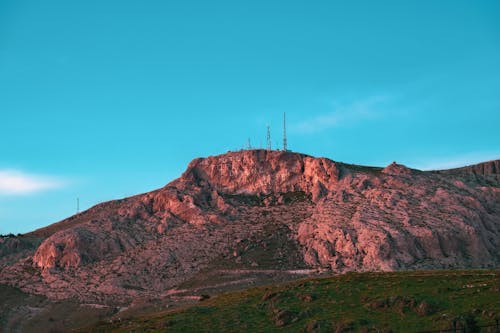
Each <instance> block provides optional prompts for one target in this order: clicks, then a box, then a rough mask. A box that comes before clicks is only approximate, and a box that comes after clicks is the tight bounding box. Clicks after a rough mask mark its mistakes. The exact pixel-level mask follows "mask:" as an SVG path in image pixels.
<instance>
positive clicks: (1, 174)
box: [0, 170, 66, 195]
mask: <svg viewBox="0 0 500 333" xmlns="http://www.w3.org/2000/svg"><path fill="white" fill-rule="evenodd" d="M65 185H66V183H65V182H64V181H63V180H61V179H58V178H56V177H50V176H43V175H34V174H28V173H25V172H22V171H18V170H0V195H27V194H32V193H37V192H41V191H46V190H52V189H56V188H61V187H64V186H65Z"/></svg>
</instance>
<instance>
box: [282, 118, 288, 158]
mask: <svg viewBox="0 0 500 333" xmlns="http://www.w3.org/2000/svg"><path fill="white" fill-rule="evenodd" d="M286 145H287V142H286V113H285V112H283V151H287V147H286Z"/></svg>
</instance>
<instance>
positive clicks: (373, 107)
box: [290, 95, 392, 134]
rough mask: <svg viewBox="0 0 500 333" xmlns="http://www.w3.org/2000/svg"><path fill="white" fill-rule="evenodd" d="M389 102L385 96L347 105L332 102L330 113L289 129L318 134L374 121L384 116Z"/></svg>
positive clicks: (291, 126)
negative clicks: (383, 108) (334, 128)
mask: <svg viewBox="0 0 500 333" xmlns="http://www.w3.org/2000/svg"><path fill="white" fill-rule="evenodd" d="M391 100H392V98H390V97H389V96H387V95H377V96H372V97H369V98H366V99H364V100H358V101H355V102H352V103H348V104H341V103H338V102H336V101H333V102H331V103H330V104H331V107H332V109H333V110H332V111H330V112H327V113H324V114H322V115H319V116H316V117H312V118H309V119H306V120H304V121H302V122H299V123H295V124H291V125H290V129H291V131H293V132H296V133H304V134H305V133H318V132H321V131H324V130H326V129H329V128H332V127H337V126H341V125H345V124H352V123H356V122H359V121H364V120H369V119H375V118H378V117H381V116H382V115H383V114H384V113H383V112H384V110H382V107H383V106H386V105H387V104H388V102H390V101H391Z"/></svg>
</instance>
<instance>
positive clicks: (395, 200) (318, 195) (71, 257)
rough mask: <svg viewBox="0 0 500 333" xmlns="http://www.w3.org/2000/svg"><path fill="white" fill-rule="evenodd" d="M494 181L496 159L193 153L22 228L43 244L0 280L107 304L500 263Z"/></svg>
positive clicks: (499, 209)
mask: <svg viewBox="0 0 500 333" xmlns="http://www.w3.org/2000/svg"><path fill="white" fill-rule="evenodd" d="M499 179H500V177H499V161H492V162H487V163H485V164H479V165H476V166H471V167H466V168H462V169H454V170H446V171H431V172H422V171H418V170H414V169H409V168H407V167H405V166H403V165H399V164H396V163H393V164H391V165H389V166H387V167H386V168H373V167H362V166H356V165H349V164H344V163H338V162H334V161H331V160H329V159H326V158H314V157H311V156H307V155H303V154H297V153H291V152H281V151H266V150H248V151H241V152H230V153H227V154H224V155H220V156H212V157H208V158H200V159H195V160H193V161H192V162H191V163H190V164H189V166H188V168H187V170H186V171H185V172H184V174H183V175H182V176H181V177H180V178H178V179H176V180H174V181H173V182H171V183H169V184H167V185H166V186H165V187H163V188H161V189H158V190H155V191H152V192H149V193H145V194H141V195H137V196H134V197H130V198H126V199H123V200H117V201H112V202H107V203H103V204H100V205H98V206H96V207H93V208H91V209H89V210H87V211H85V212H82V213H80V214H78V215H75V216H73V217H70V218H68V219H67V220H64V221H62V222H60V223H57V224H54V225H52V226H49V227H47V228H44V229H41V230H38V231H35V232H33V233H31V234H30V235H29V237H31V238H35V239H38V240H39V241H40V242H41V244H40V245H39V246H38V243H37V242H32V244H34V245H33V247H32V249H31V250H30V251H31V252H30V251H28V250H27V249H25V248H23V252H22V253H23V255H24V257H23V258H20V259H19V258H17V257H16V260H17V261H16V262H14V263H12V260H10V261H9V262H8V264H5V265H4V267H3V268H1V266H0V269H2V270H1V272H0V283H5V284H10V285H13V286H17V287H19V288H21V289H22V290H23V291H25V292H28V293H36V294H43V295H46V296H49V297H51V298H68V297H75V298H78V299H80V300H82V301H86V302H97V303H102V304H104V303H110V302H115V303H126V302H130V301H131V300H132V299H134V298H136V297H138V296H141V295H142V296H148V297H163V296H168V295H172V293H174V292H175V290H177V289H178V288H181V287H186V286H193V285H195V284H196V283H198V285H203V284H204V285H207V284H210V283H212V284H216V285H228V284H231V283H233V282H234V283H237V282H238V281H240V282H241V281H246V282H249V283H255V282H256V281H257V282H258V281H265V280H266V279H271V278H272V277H273V276H276V275H272V274H279V273H280V272H281V273H283V274H289V275H294V274H301V273H304V274H306V273H311V272H314V271H316V272H319V271H332V272H346V271H375V270H382V271H392V270H406V269H421V268H425V269H434V268H459V267H464V268H465V267H467V268H469V267H499V266H500V251H499V250H498V249H499V248H500V180H499ZM30 244H31V243H30ZM0 247H1V244H0ZM0 253H2V252H1V251H0ZM252 273H253V275H251V274H252ZM271 273H272V274H271ZM249 274H250V275H249ZM266 274H267V275H266ZM222 275H224V276H226V277H225V278H224V281H222V280H221V279H222V278H221V276H222ZM210 276H212V277H214V278H209V277H210ZM215 277H217V278H215ZM196 281H198V282H196ZM200 281H201V282H200ZM176 288H177V289H176Z"/></svg>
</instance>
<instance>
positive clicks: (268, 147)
mask: <svg viewBox="0 0 500 333" xmlns="http://www.w3.org/2000/svg"><path fill="white" fill-rule="evenodd" d="M266 145H267V150H271V128H270V127H269V124H268V125H267V136H266Z"/></svg>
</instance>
